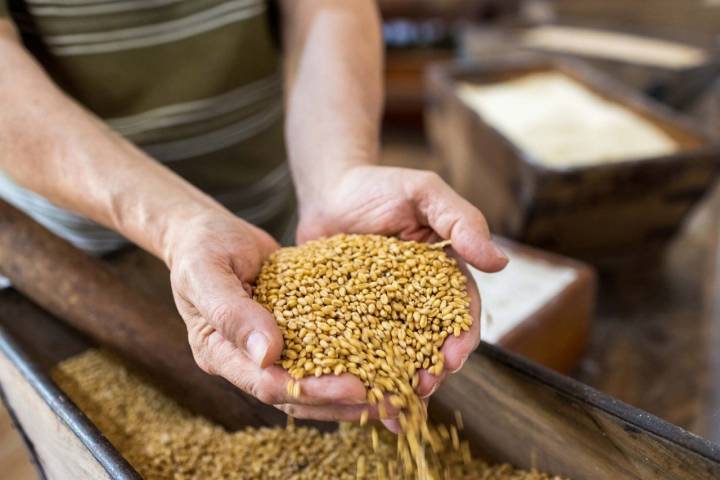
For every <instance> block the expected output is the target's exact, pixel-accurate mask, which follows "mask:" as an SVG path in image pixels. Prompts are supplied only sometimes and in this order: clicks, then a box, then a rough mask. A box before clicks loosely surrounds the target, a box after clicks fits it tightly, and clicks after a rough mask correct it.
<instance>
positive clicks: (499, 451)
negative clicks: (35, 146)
mask: <svg viewBox="0 0 720 480" xmlns="http://www.w3.org/2000/svg"><path fill="white" fill-rule="evenodd" d="M129 253H130V254H128V255H118V256H116V257H114V258H111V259H109V260H108V261H105V260H99V259H95V258H92V257H89V256H86V255H84V254H82V253H81V252H79V251H77V250H75V249H74V248H73V247H71V246H69V245H68V244H66V243H64V242H62V241H60V240H58V239H57V238H55V237H53V236H52V235H51V234H49V232H47V231H46V230H44V229H42V228H41V227H39V226H38V225H37V224H34V223H33V222H31V221H29V219H28V218H27V217H26V216H24V215H23V214H20V213H19V212H17V211H16V210H14V209H12V208H10V207H8V206H7V205H4V204H2V202H0V269H2V272H3V273H5V274H6V275H10V276H11V277H12V278H13V281H14V285H16V286H17V288H18V289H19V290H22V291H23V294H24V295H23V294H20V293H19V292H18V291H16V290H13V289H6V290H2V291H0V391H1V392H2V396H3V399H4V401H5V403H6V405H7V406H8V409H9V410H10V412H11V413H12V414H13V417H14V418H15V421H16V424H17V425H18V427H19V428H20V430H21V431H22V432H23V435H24V437H25V439H26V442H27V445H28V448H29V450H30V452H31V454H32V456H33V457H34V459H35V462H36V465H37V466H38V469H39V471H40V473H41V475H42V478H47V479H51V480H54V479H58V480H66V479H137V478H140V477H139V475H138V473H137V471H136V470H135V469H133V467H132V466H131V465H130V464H129V463H128V462H127V461H126V460H125V459H124V458H123V457H122V456H121V455H120V453H119V452H118V451H117V450H116V449H115V448H114V447H113V446H112V445H111V444H110V443H109V442H108V441H107V440H106V439H105V438H104V437H103V435H102V433H101V432H99V431H98V430H97V428H96V427H95V426H93V424H92V422H90V420H89V419H88V418H87V417H86V416H85V415H84V414H83V412H82V411H80V410H79V409H78V408H77V407H76V406H75V405H74V404H73V403H72V401H70V400H69V398H68V397H67V396H66V395H64V394H63V393H62V392H61V391H60V390H59V389H58V388H57V386H56V385H55V384H54V383H53V381H52V380H51V379H50V372H51V370H52V369H53V367H54V366H56V365H57V364H58V363H59V362H61V361H62V360H65V359H67V358H69V357H71V356H73V355H76V354H79V353H81V352H83V351H85V350H86V349H88V348H93V347H95V346H97V343H95V342H100V343H102V344H103V345H104V346H106V347H109V348H112V349H114V350H115V351H116V352H117V353H119V354H121V355H124V356H125V357H126V358H130V359H133V360H134V361H135V364H136V365H138V366H141V367H143V366H144V367H145V371H147V372H148V373H150V374H153V371H152V365H151V363H152V362H149V363H148V361H147V359H152V358H156V357H157V358H160V357H162V356H163V354H167V353H168V352H169V353H172V354H173V355H174V361H173V362H172V364H168V365H164V364H163V365H161V366H162V368H161V369H159V370H158V369H157V368H156V370H157V371H155V372H154V375H155V378H158V375H160V377H163V376H165V377H167V378H166V380H172V382H170V383H172V385H164V384H163V385H159V386H160V387H162V388H165V389H166V391H167V392H168V393H171V394H173V393H174V395H175V398H177V399H178V400H180V401H181V402H182V403H185V404H186V405H187V406H189V407H191V408H194V409H195V411H197V412H202V413H204V414H205V415H207V416H208V417H211V418H214V419H216V420H218V421H220V422H222V423H223V424H224V425H226V426H228V427H231V428H239V427H242V426H243V425H257V424H266V425H272V424H281V423H282V422H283V421H284V418H282V416H279V415H278V412H277V411H276V410H275V409H273V408H271V407H268V406H264V405H261V404H259V403H258V402H257V401H252V400H251V399H249V398H247V397H246V396H244V395H240V394H239V393H237V391H236V390H235V391H229V390H228V389H227V388H226V386H224V384H222V382H218V381H217V380H218V379H217V378H213V377H210V376H207V375H205V376H203V375H204V374H202V372H200V371H199V369H197V367H196V366H194V365H192V364H191V363H189V362H188V358H191V357H188V355H190V352H189V351H188V349H187V346H186V344H185V339H184V338H182V336H181V335H179V334H178V333H177V332H178V331H182V329H183V328H184V325H183V324H182V321H181V320H180V318H179V317H177V316H175V317H174V318H173V317H171V316H170V315H167V314H166V313H165V312H166V309H168V308H170V306H171V301H172V300H171V299H170V297H169V295H168V294H167V283H168V278H167V271H164V270H163V268H164V267H162V265H159V267H160V268H158V264H157V263H152V262H148V261H145V260H143V258H146V257H142V256H139V257H138V256H134V255H132V252H129ZM90 279H92V282H91V281H89V280H90ZM100 287H103V290H99V288H100ZM25 295H27V296H31V297H32V298H33V299H34V300H35V301H36V302H37V303H39V304H42V305H43V306H44V308H46V309H48V310H52V311H53V312H54V313H55V314H56V315H62V320H61V319H60V318H57V317H55V316H54V315H53V314H51V313H49V312H48V311H47V310H44V309H42V308H40V307H39V306H38V304H36V303H34V302H32V301H30V300H29V299H28V297H27V296H25ZM151 305H153V306H154V307H153V308H151ZM143 312H148V315H147V317H146V318H145V323H142V322H138V321H136V320H137V318H140V317H142V314H143ZM103 315H104V317H103ZM123 319H124V320H125V322H126V323H123V321H122V320H123ZM67 323H70V324H72V325H74V326H75V327H77V328H79V329H81V330H82V331H83V332H85V333H86V334H87V335H91V336H92V337H93V340H91V339H90V338H88V336H86V335H83V334H82V333H80V332H79V331H78V330H75V329H73V328H71V327H69V326H68V325H67ZM117 330H122V331H120V332H117ZM163 332H164V333H165V339H164V340H163V339H162V338H161V337H162V334H163ZM142 342H155V343H154V344H152V343H150V344H148V348H154V350H155V351H149V350H148V351H145V352H140V353H144V358H145V359H146V360H145V363H143V360H142V359H139V358H137V357H136V356H137V354H138V352H136V351H134V350H133V349H132V346H133V345H134V344H135V343H138V344H139V343H142ZM178 365H183V366H184V367H183V370H184V373H185V375H180V374H181V373H183V372H179V371H178ZM163 369H165V370H164V371H165V375H162V373H163ZM198 372H199V373H198ZM171 387H172V388H171ZM203 396H205V397H207V401H206V402H204V403H203V402H202V401H201V400H202V397H203ZM238 405H239V406H240V407H241V408H238ZM430 407H431V408H430V414H431V417H432V418H433V419H435V420H437V421H444V422H447V421H449V419H450V418H451V417H452V414H453V412H454V411H455V410H459V411H460V412H461V414H462V417H463V419H464V425H465V428H464V435H465V436H466V437H467V439H468V440H469V441H470V443H471V446H472V448H473V449H474V450H475V453H476V454H477V455H480V456H482V457H484V458H487V459H488V460H491V461H507V462H510V463H512V464H514V465H516V466H519V467H523V468H537V469H539V470H543V471H547V472H550V473H554V474H557V475H562V476H566V477H568V478H572V479H574V480H604V479H616V480H625V479H627V480H630V479H633V480H671V479H672V480H680V479H683V480H685V479H697V480H700V479H703V480H710V479H717V478H720V446H718V445H715V444H712V443H710V442H708V441H705V440H703V439H702V438H699V437H697V436H695V435H692V434H690V433H688V432H686V431H684V430H683V429H681V428H679V427H676V426H673V425H671V424H669V423H667V422H665V421H663V420H661V419H659V418H656V417H653V416H652V415H649V414H647V413H645V412H643V411H640V410H638V409H635V408H633V407H630V406H628V405H625V404H623V403H621V402H619V401H616V400H614V399H612V398H610V397H608V396H606V395H603V394H601V393H599V392H597V391H595V390H593V389H591V388H589V387H587V386H584V385H582V384H580V383H578V382H575V381H573V380H571V379H569V378H567V377H563V376H561V375H559V374H556V373H553V372H551V371H550V370H547V369H545V368H543V367H540V366H538V365H536V364H534V363H532V362H531V361H527V360H523V359H521V358H519V357H516V356H514V355H512V354H509V353H507V352H505V351H504V350H502V349H499V348H496V347H493V346H490V345H488V344H482V345H481V346H480V348H479V349H478V351H477V352H476V354H475V355H473V356H472V357H471V358H470V359H469V360H468V362H467V363H466V365H465V367H464V368H463V369H462V370H461V371H460V372H458V373H456V374H455V375H453V376H451V378H450V379H449V380H448V381H447V382H446V383H445V384H444V386H443V388H441V389H440V390H439V391H438V392H437V393H436V394H435V395H434V396H433V400H432V402H431V405H430ZM217 410H222V411H217Z"/></svg>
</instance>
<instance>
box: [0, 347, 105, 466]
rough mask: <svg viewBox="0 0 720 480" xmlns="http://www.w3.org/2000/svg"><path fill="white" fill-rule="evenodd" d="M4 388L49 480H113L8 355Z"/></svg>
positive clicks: (0, 369)
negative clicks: (88, 479)
mask: <svg viewBox="0 0 720 480" xmlns="http://www.w3.org/2000/svg"><path fill="white" fill-rule="evenodd" d="M0 385H1V386H2V389H3V392H5V398H6V401H7V404H8V406H9V408H10V409H12V411H13V412H14V413H15V415H16V416H17V418H18V420H19V421H20V423H21V424H22V426H23V429H24V431H25V433H26V435H27V436H28V438H29V439H30V441H31V442H32V443H33V446H34V448H35V452H36V453H37V456H38V460H39V462H40V463H41V464H42V467H43V471H44V472H45V475H46V477H47V478H48V479H49V480H55V479H57V480H68V479H72V478H78V479H80V478H92V479H98V480H101V479H106V478H107V479H109V478H110V477H109V476H108V474H107V472H106V471H105V470H104V469H103V468H102V467H101V466H100V465H99V464H98V462H97V461H96V459H95V458H94V457H93V455H92V454H91V453H90V452H89V451H88V450H87V448H85V446H84V445H83V444H82V443H81V442H80V440H79V439H78V438H77V437H76V436H75V434H74V433H72V432H71V431H70V429H69V428H68V427H67V425H65V424H64V423H63V422H62V421H61V420H60V419H59V418H58V417H57V416H56V415H55V413H54V412H53V411H52V410H51V409H50V407H49V406H48V405H47V404H46V403H45V401H43V399H42V398H40V396H39V395H38V393H37V392H36V391H35V390H34V389H33V388H32V387H31V386H30V384H29V383H28V382H27V381H26V379H25V378H24V377H23V375H22V374H21V373H20V372H19V371H18V370H17V369H16V368H15V366H14V365H13V364H12V363H11V362H10V361H9V360H8V359H7V358H6V357H5V356H4V355H0Z"/></svg>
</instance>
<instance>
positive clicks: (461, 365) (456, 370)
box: [450, 355, 470, 375]
mask: <svg viewBox="0 0 720 480" xmlns="http://www.w3.org/2000/svg"><path fill="white" fill-rule="evenodd" d="M469 356H470V355H467V356H466V357H465V358H463V359H462V361H461V362H460V366H459V367H457V368H456V369H455V370H453V371H451V372H450V375H452V374H454V373H457V372H459V371H460V369H461V368H462V367H463V365H465V362H467V359H468V357H469Z"/></svg>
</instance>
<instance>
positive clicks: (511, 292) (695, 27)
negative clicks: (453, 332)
mask: <svg viewBox="0 0 720 480" xmlns="http://www.w3.org/2000/svg"><path fill="white" fill-rule="evenodd" d="M379 3H380V6H381V9H382V13H383V17H384V33H385V42H386V46H387V67H386V79H387V103H386V113H385V119H384V130H383V131H384V157H383V161H384V162H385V163H388V164H395V165H404V166H410V167H415V168H427V169H432V170H435V171H436V172H438V173H439V174H441V175H442V176H443V177H444V178H445V179H447V180H448V181H449V182H450V183H451V184H452V185H453V187H454V188H456V189H457V190H458V191H459V192H460V193H461V194H462V195H464V196H465V197H466V198H467V199H468V200H470V201H471V202H473V203H474V204H475V205H477V206H478V207H479V208H480V209H482V211H483V212H484V213H485V215H486V217H487V219H488V221H489V223H490V225H491V229H492V231H493V232H494V233H495V234H496V235H498V236H500V237H502V239H503V240H501V241H503V242H504V243H503V244H504V245H505V247H506V249H507V250H508V252H509V254H510V257H511V263H510V266H509V267H508V269H507V270H506V271H504V272H502V273H501V274H499V275H496V276H492V277H488V276H484V275H480V274H477V273H476V279H477V280H478V282H479V284H480V290H481V292H482V294H483V301H484V308H485V310H486V312H489V314H490V317H491V318H485V319H484V325H483V328H484V333H483V336H484V338H485V340H486V341H490V342H493V343H498V344H501V345H503V346H504V347H506V348H508V349H510V350H513V351H515V352H518V353H520V354H522V355H525V356H528V357H530V358H533V359H534V360H536V361H538V362H540V363H543V364H544V365H546V366H549V367H550V368H554V369H556V370H560V371H562V372H564V373H568V374H570V375H571V376H573V377H575V378H577V379H579V380H581V381H583V382H585V383H587V384H589V385H591V386H593V387H595V388H597V389H599V390H602V391H604V392H606V393H609V394H611V395H613V396H615V397H617V398H619V399H620V400H623V401H625V402H628V403H630V404H632V405H635V406H638V407H640V408H643V409H645V410H647V411H649V412H651V413H654V414H656V415H658V416H660V417H662V418H664V419H666V420H669V421H671V422H673V423H676V424H678V425H680V426H683V427H684V428H687V429H689V430H691V431H693V432H695V433H697V434H699V435H702V436H705V437H706V438H710V439H713V440H715V441H718V440H720V353H719V352H720V310H718V306H720V290H719V289H718V282H717V276H718V269H717V267H718V262H717V256H718V250H717V240H718V219H719V217H720V208H719V205H720V203H719V202H720V194H718V193H717V188H716V178H717V171H718V162H719V161H720V153H719V152H720V150H719V149H718V144H719V142H720V63H719V62H720V57H719V56H718V47H720V1H717V0H688V1H682V2H678V1H673V0H628V1H622V2H620V1H606V0H597V1H594V0H587V1H582V2H580V1H572V0H555V1H552V0H525V1H522V0H511V1H492V0H488V1H483V0H456V1H450V0H445V1H440V0H438V1H431V0H427V1H409V0H408V1H403V0H385V1H380V2H379Z"/></svg>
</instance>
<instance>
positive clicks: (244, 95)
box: [105, 75, 281, 136]
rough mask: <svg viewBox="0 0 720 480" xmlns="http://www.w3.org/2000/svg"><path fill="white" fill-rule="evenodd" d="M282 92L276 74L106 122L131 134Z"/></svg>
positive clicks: (229, 109)
mask: <svg viewBox="0 0 720 480" xmlns="http://www.w3.org/2000/svg"><path fill="white" fill-rule="evenodd" d="M280 93H281V90H280V79H279V77H278V76H277V75H273V76H271V77H267V78H264V79H262V80H258V81H256V82H253V83H251V84H248V85H244V86H242V87H240V88H237V89H235V90H231V91H229V92H226V93H223V94H221V95H217V96H215V97H210V98H206V99H203V100H195V101H192V102H185V103H178V104H175V105H168V106H166V107H161V108H157V109H154V110H148V111H146V112H143V113H140V114H137V115H133V116H128V117H121V118H111V119H106V120H105V122H106V123H107V124H108V125H110V127H112V128H113V129H114V130H115V131H117V132H118V133H120V134H121V135H125V136H130V135H134V134H138V133H142V132H147V131H149V130H156V129H159V128H167V127H174V126H177V125H183V124H188V123H192V122H197V121H201V120H207V119H210V118H215V117H219V116H220V115H224V114H226V113H230V112H233V111H236V110H240V109H241V108H244V107H247V106H250V105H252V104H253V103H256V102H258V101H260V100H263V99H268V98H271V97H277V96H278V95H280Z"/></svg>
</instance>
